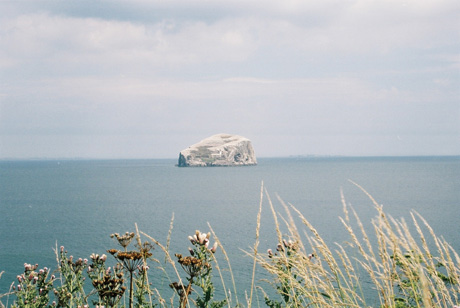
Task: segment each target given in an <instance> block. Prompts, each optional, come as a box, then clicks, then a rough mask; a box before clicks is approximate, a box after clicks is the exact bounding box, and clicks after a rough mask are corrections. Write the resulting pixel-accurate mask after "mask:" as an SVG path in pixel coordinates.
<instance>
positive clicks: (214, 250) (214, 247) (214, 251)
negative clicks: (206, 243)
mask: <svg viewBox="0 0 460 308" xmlns="http://www.w3.org/2000/svg"><path fill="white" fill-rule="evenodd" d="M216 250H217V242H215V243H214V245H213V246H212V247H211V252H212V253H216Z"/></svg>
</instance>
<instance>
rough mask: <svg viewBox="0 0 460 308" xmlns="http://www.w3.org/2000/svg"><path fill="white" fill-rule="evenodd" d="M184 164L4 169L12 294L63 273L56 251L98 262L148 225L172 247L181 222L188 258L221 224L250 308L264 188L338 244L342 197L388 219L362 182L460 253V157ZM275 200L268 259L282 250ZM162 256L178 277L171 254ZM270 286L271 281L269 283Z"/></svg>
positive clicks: (179, 248)
mask: <svg viewBox="0 0 460 308" xmlns="http://www.w3.org/2000/svg"><path fill="white" fill-rule="evenodd" d="M175 164H176V161H175V160H173V159H165V160H80V161H78V160H77V161H73V160H62V161H57V160H53V161H2V162H0V211H1V213H0V272H1V271H4V274H3V276H2V278H1V279H0V293H4V292H6V291H8V288H9V286H10V284H11V283H12V282H13V281H14V280H15V277H16V275H17V274H20V273H21V272H22V271H23V264H24V263H25V262H27V263H33V264H35V263H38V264H39V266H40V267H44V266H47V267H50V268H53V269H55V268H56V260H55V255H54V252H53V248H54V247H55V246H56V244H57V245H58V246H60V245H63V246H65V248H66V249H67V250H68V251H69V253H70V254H72V255H73V256H74V257H82V258H88V257H89V255H90V254H91V253H93V252H96V253H99V254H102V253H104V252H105V251H106V250H107V249H110V248H116V245H115V242H114V241H113V240H112V239H110V234H111V233H114V232H118V233H124V232H125V231H134V230H135V229H134V228H135V227H134V226H135V225H134V224H135V223H137V225H138V227H139V229H140V230H141V231H143V232H145V233H146V234H149V235H151V236H153V237H154V238H156V239H157V240H159V241H160V242H162V243H163V244H165V245H166V239H167V236H168V230H169V227H170V223H171V218H172V216H173V214H174V222H173V231H172V236H171V244H170V251H171V253H172V254H174V253H183V254H186V253H187V247H188V246H190V244H189V242H188V240H187V236H188V235H191V234H193V233H194V232H195V230H196V229H199V230H202V231H206V232H207V231H209V227H208V223H209V224H210V225H211V227H212V228H213V230H214V231H215V233H216V234H217V236H218V237H219V238H220V240H221V242H222V243H223V244H224V246H225V248H226V251H227V253H228V255H229V258H230V261H231V266H232V270H233V273H234V275H235V278H236V280H237V285H238V286H237V289H238V291H237V292H238V293H239V294H238V296H239V298H240V300H241V299H243V297H244V290H248V289H249V286H250V281H251V270H252V261H251V259H250V258H249V257H246V256H245V253H244V252H243V250H245V251H249V250H250V247H251V246H252V245H253V244H254V241H255V230H256V219H257V212H258V209H259V200H260V187H261V182H262V181H263V182H264V187H265V188H266V189H267V190H268V192H269V194H270V197H271V198H272V200H273V202H274V204H275V206H276V209H277V211H280V212H282V211H283V210H282V207H281V206H280V203H279V201H278V199H277V195H278V196H279V197H280V198H281V199H283V200H284V201H285V202H286V203H291V204H293V205H295V206H296V207H297V208H298V209H299V210H300V211H301V212H302V213H303V214H304V216H305V217H306V218H307V219H308V220H310V221H311V222H312V223H313V225H314V226H315V227H316V228H317V229H318V231H319V232H320V233H321V234H322V235H323V236H324V238H325V239H326V240H327V241H328V242H329V243H331V244H332V243H334V242H339V243H342V242H344V241H345V240H347V239H348V237H347V236H346V232H344V229H343V228H342V226H341V224H340V221H339V219H338V217H339V216H343V215H342V203H341V199H340V189H341V188H342V189H343V191H344V194H345V197H346V199H347V201H348V202H349V203H350V204H351V205H352V206H353V207H354V209H355V210H356V211H357V212H358V214H359V215H360V217H361V219H362V220H363V221H365V223H366V225H368V226H369V225H370V220H371V218H372V217H374V216H375V214H376V212H375V210H374V209H373V207H372V203H371V202H370V201H369V199H368V198H367V197H366V196H365V194H364V193H362V192H361V191H360V190H359V189H358V188H357V187H356V186H354V185H353V184H351V183H350V182H349V181H348V179H351V180H353V181H354V182H357V183H359V184H360V185H362V186H363V187H364V188H365V189H366V190H367V191H368V192H369V193H370V194H371V195H372V196H373V197H374V198H375V199H376V200H377V201H378V202H379V203H380V204H383V205H384V209H385V210H386V212H387V213H388V214H390V215H392V216H394V217H396V218H399V217H405V218H406V220H410V211H411V210H412V209H414V210H416V211H417V212H419V213H420V214H421V215H422V216H423V217H425V218H426V220H427V221H428V222H429V223H430V224H431V226H432V227H433V228H434V230H435V232H436V233H437V234H438V235H443V236H444V238H445V239H446V240H447V241H448V242H450V243H451V244H452V246H453V247H454V248H455V249H456V250H457V251H460V239H459V235H460V224H459V221H460V220H459V218H460V157H399V158H398V157H380V158H379V157H375V158H279V159H275V158H266V159H263V158H262V159H259V164H258V165H257V166H252V167H234V168H218V167H216V168H178V167H176V166H175ZM264 198H265V199H264V203H263V211H262V221H261V225H262V227H261V242H260V247H259V250H261V251H264V250H266V249H267V248H275V247H276V244H277V239H276V233H275V232H274V229H273V218H272V214H271V212H270V209H269V207H268V203H267V202H266V201H267V199H266V197H264ZM144 239H145V238H144ZM154 255H155V256H156V257H157V258H158V259H160V261H161V263H160V265H163V266H165V267H166V268H168V267H169V266H168V265H167V264H164V262H162V261H163V260H164V255H163V254H162V253H161V250H160V249H159V248H156V249H155V251H154ZM217 256H218V257H219V258H220V259H219V264H220V266H221V267H222V268H226V267H228V266H227V265H226V262H225V260H224V259H223V258H222V253H220V254H219V252H218V253H217ZM160 274H161V272H160V271H157V272H154V271H152V275H153V276H154V277H153V278H152V281H153V282H154V285H155V286H156V287H158V288H159V289H160V290H166V289H168V287H167V286H168V284H169V282H170V281H169V280H168V279H167V278H165V277H163V276H161V275H160ZM173 278H174V277H173ZM173 278H172V279H173ZM258 278H259V279H260V278H266V277H264V274H263V273H262V272H261V273H260V276H259V277H258ZM227 287H229V285H227Z"/></svg>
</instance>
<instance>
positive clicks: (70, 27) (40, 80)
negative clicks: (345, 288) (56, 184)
mask: <svg viewBox="0 0 460 308" xmlns="http://www.w3.org/2000/svg"><path fill="white" fill-rule="evenodd" d="M89 3H91V5H90V6H88V5H89ZM0 6H1V7H0V9H3V10H2V11H3V12H4V13H3V15H1V17H0V29H2V30H1V31H0V44H1V46H2V47H3V48H2V49H1V50H0V70H1V74H2V78H1V80H0V82H1V85H2V86H1V88H0V136H1V137H0V138H3V139H2V140H3V142H4V145H9V144H11V147H13V145H12V144H15V145H14V147H15V149H16V150H14V151H18V152H20V149H19V148H18V147H19V143H18V142H12V141H11V140H12V139H14V138H16V137H18V136H23V138H25V139H24V140H25V141H24V142H26V140H30V138H34V136H35V138H38V139H40V138H42V139H40V140H47V141H46V142H52V140H58V139H59V140H60V141H59V142H58V143H59V147H64V144H65V142H64V141H63V140H64V139H65V136H68V138H77V137H76V136H79V137H78V138H77V139H78V140H79V141H78V142H76V143H75V144H76V145H75V146H77V144H79V145H80V146H81V145H82V144H87V143H89V141H88V142H86V141H84V140H83V139H84V136H87V138H89V139H91V140H93V141H94V142H96V141H95V140H99V141H100V140H101V139H98V138H102V137H101V136H106V137H107V138H109V137H108V136H116V135H120V136H132V138H133V140H134V139H135V140H144V139H143V137H142V136H146V135H149V134H150V135H152V136H153V135H155V136H158V135H168V134H169V135H175V134H177V135H182V136H191V135H193V137H197V138H204V137H206V136H207V135H208V134H211V133H215V132H236V133H239V134H242V135H247V134H250V135H253V136H256V138H257V136H272V137H273V138H278V137H276V136H285V137H286V138H288V137H287V136H291V137H292V136H293V137H292V138H293V140H297V139H296V138H300V139H302V138H301V137H302V136H310V137H311V138H312V140H313V139H315V140H321V137H320V136H326V135H327V136H331V137H328V138H325V139H324V140H325V142H331V140H333V139H334V138H338V137H334V136H341V135H344V134H345V135H347V136H358V135H362V134H364V133H366V134H369V137H368V138H367V137H366V138H365V140H366V142H371V141H369V140H371V139H372V136H382V135H385V134H389V135H392V136H398V135H399V136H401V137H403V139H404V140H406V137H405V136H407V134H409V135H410V134H414V135H417V134H419V135H421V136H422V135H429V134H431V135H444V136H448V135H449V136H455V134H457V135H458V134H459V127H458V122H459V118H458V116H459V115H458V95H459V90H458V89H459V78H458V69H459V65H458V64H459V61H458V59H459V58H458V44H459V42H458V38H457V36H456V33H455V31H452V29H455V27H456V26H457V25H458V24H457V23H458V22H457V19H456V17H457V15H458V14H457V12H458V9H459V4H458V1H450V0H441V1H434V0H433V1H432V0H423V1H420V0H419V1H415V0H405V1H393V0H390V1H383V0H377V1H364V0H353V1H352V0H345V1H297V0H289V1H274V0H269V1H266V2H264V3H263V5H261V4H260V2H258V1H255V0H254V1H239V0H238V1H230V2H229V1H221V0H218V1H212V2H210V1H204V0H203V1H187V2H184V1H179V0H173V1H168V2H164V1H144V0H134V1H121V0H114V1H96V2H94V1H92V2H87V1H82V2H78V3H77V2H75V3H72V4H70V3H66V4H64V3H62V2H55V1H48V2H43V3H40V4H39V3H38V2H34V1H21V2H17V3H13V2H8V3H1V4H0ZM88 7H90V8H91V9H88ZM11 136H16V137H11ZM44 136H48V137H49V138H48V137H46V138H45V137H44ZM53 136H63V137H62V139H60V138H57V139H53ZM97 136H99V137H97ZM135 136H137V137H135ZM299 136H300V137H299ZM291 137H289V138H291ZM18 138H19V137H18ZM43 138H44V139H43ZM110 138H113V139H111V140H112V141H111V144H112V142H113V143H115V140H116V138H115V137H110ZM120 138H121V137H120ZM126 138H127V137H126ZM264 138H265V137H264ZM267 138H268V137H267ZM376 138H377V137H376ZM395 138H396V137H395ZM89 139H88V140H89ZM165 139H166V138H165ZM165 139H163V141H162V142H166V141H165ZM5 140H8V142H6V141H5ZM124 140H125V141H126V140H127V139H124ZM327 140H329V141H327ZM360 140H364V139H360ZM396 140H397V138H396ZM443 140H444V139H443ZM125 141H123V144H126V142H125ZM194 141H196V140H192V142H194ZM318 142H319V141H318ZM340 144H342V143H340ZM417 144H418V145H419V146H420V144H421V142H417ZM433 144H436V145H437V144H439V143H438V142H435V141H433ZM344 146H345V145H344ZM56 147H58V145H56ZM130 148H131V149H132V148H135V147H133V146H131V147H130ZM327 148H328V147H326V146H325V147H324V150H326V149H327ZM329 148H330V149H332V148H333V146H331V147H329ZM429 148H430V145H429V144H427V145H426V146H425V147H424V150H423V151H425V152H427V151H428V150H427V149H429ZM432 148H433V149H435V147H434V145H433V146H432ZM94 149H99V148H98V147H94ZM24 151H25V152H26V150H24ZM56 151H58V150H57V149H56ZM292 151H297V149H292ZM420 151H422V150H420ZM12 152H13V150H11V153H12ZM64 152H65V150H62V151H61V152H60V153H64ZM96 152H97V151H96V150H94V153H96ZM128 152H129V153H131V151H127V152H126V153H128ZM1 155H2V154H0V156H1ZM3 155H4V156H5V155H7V154H3ZM101 155H102V154H101Z"/></svg>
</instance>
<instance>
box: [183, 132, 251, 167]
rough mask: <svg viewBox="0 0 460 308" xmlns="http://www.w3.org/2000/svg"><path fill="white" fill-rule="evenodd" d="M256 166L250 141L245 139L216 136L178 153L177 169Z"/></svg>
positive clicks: (232, 136)
mask: <svg viewBox="0 0 460 308" xmlns="http://www.w3.org/2000/svg"><path fill="white" fill-rule="evenodd" d="M251 165H257V160H256V156H255V154H254V149H253V147H252V144H251V141H250V140H249V139H247V138H245V137H242V136H238V135H229V134H218V135H214V136H211V137H208V138H206V139H203V140H201V141H200V142H198V143H196V144H194V145H192V146H189V147H188V148H187V149H185V150H182V151H181V152H180V153H179V164H178V166H179V167H213V166H251Z"/></svg>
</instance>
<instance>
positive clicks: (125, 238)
mask: <svg viewBox="0 0 460 308" xmlns="http://www.w3.org/2000/svg"><path fill="white" fill-rule="evenodd" d="M110 237H111V238H114V237H115V238H116V239H117V241H118V243H119V244H120V246H121V247H123V248H125V249H126V247H128V245H129V243H131V241H132V240H133V238H134V232H131V233H129V232H126V233H125V234H123V235H120V234H118V233H114V234H111V235H110Z"/></svg>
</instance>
